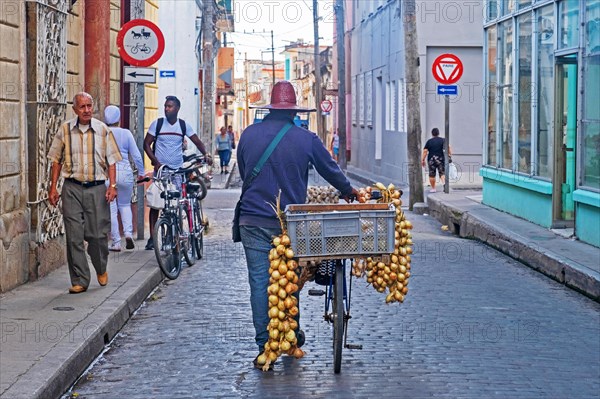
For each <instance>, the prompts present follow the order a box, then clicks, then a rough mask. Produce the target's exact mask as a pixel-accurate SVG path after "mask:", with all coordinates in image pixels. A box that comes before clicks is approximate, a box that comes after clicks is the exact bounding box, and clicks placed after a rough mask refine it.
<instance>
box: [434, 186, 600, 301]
mask: <svg viewBox="0 0 600 399" xmlns="http://www.w3.org/2000/svg"><path fill="white" fill-rule="evenodd" d="M481 197H482V194H481V191H476V190H452V191H451V192H450V193H448V194H444V193H440V192H438V193H429V194H428V196H427V204H428V209H429V214H430V215H431V216H433V217H434V218H436V219H437V220H439V221H440V222H441V223H442V225H446V226H448V230H449V231H451V232H453V233H455V234H457V235H459V236H461V237H465V238H471V239H475V240H479V241H482V242H484V243H486V244H488V245H489V246H491V247H493V248H495V249H497V250H499V251H501V252H503V253H505V254H507V255H509V256H511V257H513V258H514V259H516V260H518V261H520V262H522V263H524V264H526V265H528V266H529V267H531V268H533V269H535V270H537V271H539V272H541V273H543V274H545V275H547V276H549V277H551V278H552V279H554V280H556V281H558V282H560V283H563V284H565V285H566V286H568V287H570V288H572V289H574V290H577V291H579V292H581V293H582V294H584V295H587V296H588V297H590V298H592V299H594V300H595V301H597V302H600V248H597V247H594V246H592V245H589V244H586V243H583V242H581V241H578V240H575V239H572V238H566V237H563V236H561V235H559V234H557V233H555V232H553V231H552V230H549V229H546V228H544V227H541V226H538V225H536V224H534V223H531V222H528V221H526V220H524V219H520V218H518V217H516V216H512V215H510V214H508V213H505V212H502V211H499V210H496V209H494V208H491V207H489V206H486V205H483V204H482V203H481Z"/></svg>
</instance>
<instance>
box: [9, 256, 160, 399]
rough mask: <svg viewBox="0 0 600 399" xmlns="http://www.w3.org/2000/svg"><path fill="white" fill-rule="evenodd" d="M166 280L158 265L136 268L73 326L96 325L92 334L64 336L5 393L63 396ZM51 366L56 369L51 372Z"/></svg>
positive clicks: (41, 396) (85, 326) (32, 396)
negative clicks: (102, 301)
mask: <svg viewBox="0 0 600 399" xmlns="http://www.w3.org/2000/svg"><path fill="white" fill-rule="evenodd" d="M147 264H148V263H146V265H147ZM162 280H163V275H162V272H161V271H160V269H159V268H157V267H154V266H153V267H152V270H151V271H148V270H144V269H141V270H140V271H138V272H136V273H135V274H134V275H132V276H131V277H130V278H129V280H127V282H126V283H124V284H123V285H122V286H121V287H120V288H119V289H118V290H117V292H115V293H114V294H113V295H111V296H109V297H108V298H106V300H105V302H104V303H103V304H102V305H101V306H99V307H98V308H97V309H95V310H94V311H93V312H92V313H90V315H89V316H88V317H86V318H85V319H84V320H82V321H81V322H80V323H78V324H79V325H77V326H74V327H73V329H76V328H78V327H82V325H83V328H84V329H85V331H87V330H88V329H91V328H92V327H94V329H93V331H90V333H89V335H88V336H86V337H85V338H81V339H80V340H79V341H80V342H75V345H74V344H73V342H68V340H66V339H63V340H61V342H60V343H58V344H57V345H56V346H55V347H53V348H52V349H51V350H50V351H49V352H48V353H46V354H45V355H44V356H43V357H42V358H41V359H40V361H38V362H36V364H35V365H34V366H33V367H32V368H30V369H29V370H28V371H27V372H26V373H25V375H23V376H22V377H21V378H19V380H18V381H17V382H16V383H15V384H14V385H13V386H11V387H10V389H8V390H7V391H6V392H4V394H3V395H2V397H6V398H15V399H17V398H39V399H47V398H50V397H60V396H61V395H62V394H63V393H65V392H66V391H67V390H68V389H69V388H70V387H71V385H73V383H74V382H75V381H76V379H77V378H79V376H80V375H81V374H82V373H83V372H84V371H85V370H86V368H87V367H88V366H89V365H90V363H91V362H92V361H93V360H94V359H95V358H96V357H97V356H98V355H99V354H100V353H101V352H102V351H103V350H104V347H105V345H106V344H107V343H108V342H110V341H111V340H112V339H113V338H114V337H115V335H116V334H117V333H118V332H119V331H120V330H121V328H122V327H123V326H124V325H125V323H127V321H128V320H129V318H130V317H131V315H132V314H133V313H134V312H135V310H136V309H137V308H138V307H139V306H140V305H141V304H142V302H143V301H144V300H145V299H146V297H147V296H148V294H150V293H151V292H152V290H154V288H156V286H158V284H160V282H161V281H162ZM76 341H77V340H76ZM49 370H55V371H54V373H52V374H48V371H49Z"/></svg>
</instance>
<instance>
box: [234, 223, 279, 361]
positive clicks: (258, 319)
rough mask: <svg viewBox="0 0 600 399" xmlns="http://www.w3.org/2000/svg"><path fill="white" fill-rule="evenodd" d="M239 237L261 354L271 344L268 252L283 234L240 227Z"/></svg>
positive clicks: (273, 230)
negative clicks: (272, 242)
mask: <svg viewBox="0 0 600 399" xmlns="http://www.w3.org/2000/svg"><path fill="white" fill-rule="evenodd" d="M240 233H241V236H242V245H243V246H244V252H245V253H246V263H247V265H248V282H249V283H250V305H251V306H252V322H253V323H254V331H255V334H256V335H255V337H254V338H255V340H256V344H257V345H258V351H259V352H262V351H263V350H264V347H265V343H266V342H267V341H268V340H269V332H268V331H267V326H268V325H269V294H268V293H267V288H268V287H269V251H270V250H271V248H273V246H272V244H271V241H272V237H273V236H275V235H279V234H281V229H270V228H262V227H255V226H240Z"/></svg>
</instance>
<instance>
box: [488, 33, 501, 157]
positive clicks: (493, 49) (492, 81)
mask: <svg viewBox="0 0 600 399" xmlns="http://www.w3.org/2000/svg"><path fill="white" fill-rule="evenodd" d="M496 31H497V29H496V26H491V27H490V28H488V29H487V30H486V37H487V39H486V40H487V68H486V70H487V77H486V81H487V98H486V101H487V161H486V164H488V165H492V166H496V165H497V163H496V131H497V127H496V104H497V90H498V84H497V82H496V78H497V74H496V56H497V44H498V37H497V34H496Z"/></svg>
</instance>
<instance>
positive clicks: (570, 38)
mask: <svg viewBox="0 0 600 399" xmlns="http://www.w3.org/2000/svg"><path fill="white" fill-rule="evenodd" d="M558 15H559V22H560V28H559V29H560V31H559V32H560V35H559V37H558V38H559V41H558V48H559V49H562V48H571V47H577V45H578V44H579V0H562V1H561V2H560V3H558Z"/></svg>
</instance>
